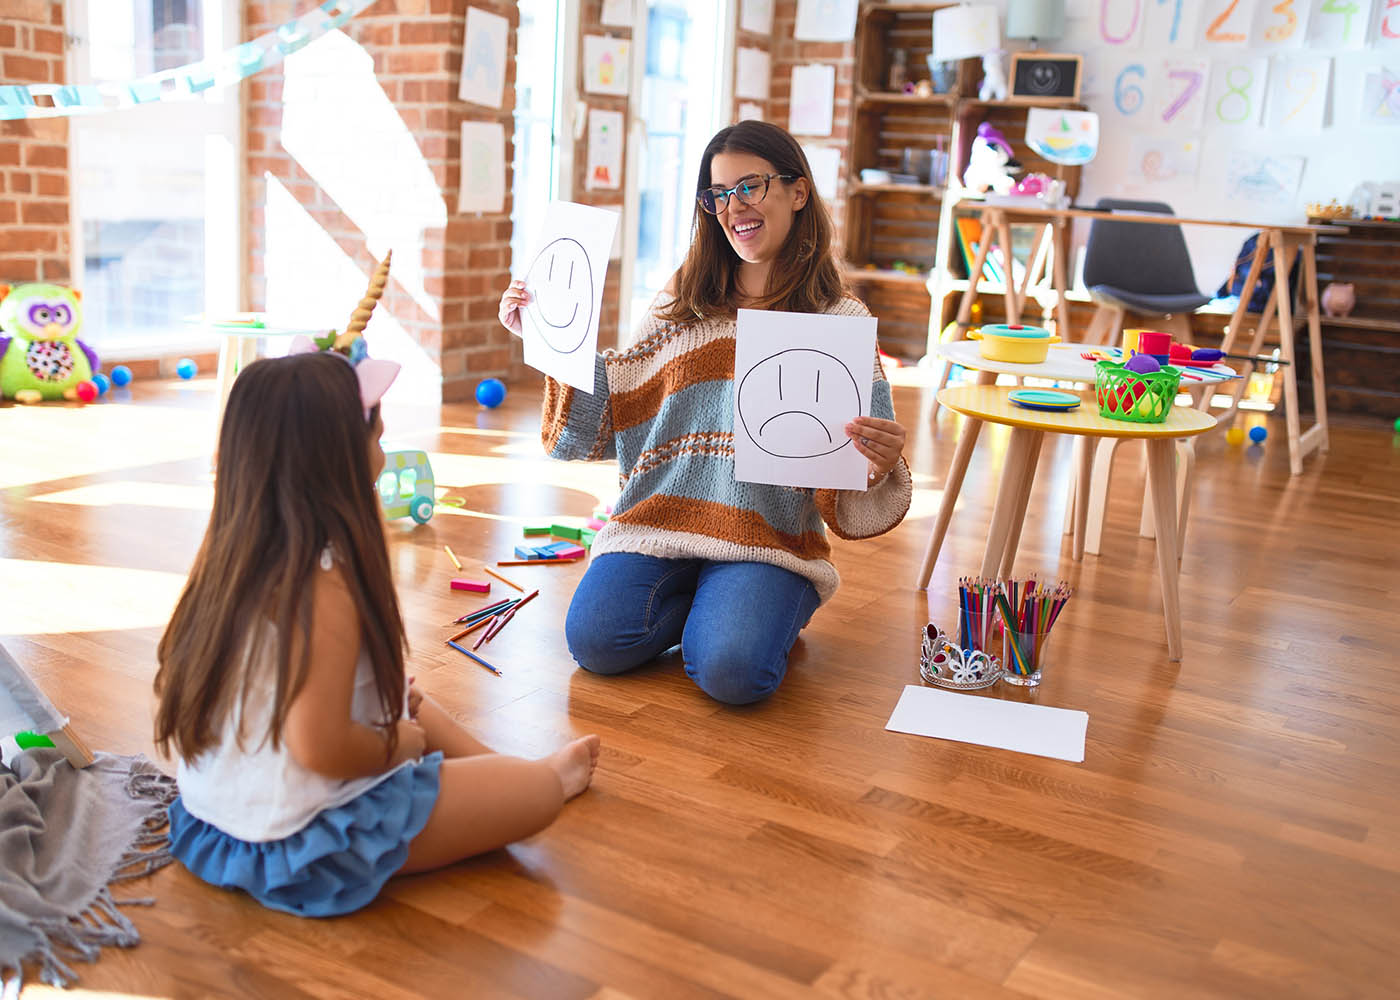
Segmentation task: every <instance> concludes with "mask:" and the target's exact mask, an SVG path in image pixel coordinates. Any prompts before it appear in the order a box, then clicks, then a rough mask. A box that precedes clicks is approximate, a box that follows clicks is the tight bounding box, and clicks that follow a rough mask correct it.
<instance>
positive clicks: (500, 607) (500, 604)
mask: <svg viewBox="0 0 1400 1000" xmlns="http://www.w3.org/2000/svg"><path fill="white" fill-rule="evenodd" d="M518 600H520V598H518V597H505V598H502V599H501V600H499V601H497V602H496V603H495V604H488V605H486V607H484V608H477V609H476V610H475V611H471V612H468V613H467V614H465V615H463V616H462V617H461V618H457V619H455V620H454V621H453V622H452V624H453V625H462V624H464V623H471V622H474V621H476V619H478V618H480V617H481V616H482V615H485V614H493V613H495V612H498V611H505V610H507V609H506V605H508V604H514V603H515V602H516V601H518Z"/></svg>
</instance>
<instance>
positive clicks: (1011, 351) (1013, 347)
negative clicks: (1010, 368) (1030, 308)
mask: <svg viewBox="0 0 1400 1000" xmlns="http://www.w3.org/2000/svg"><path fill="white" fill-rule="evenodd" d="M967 335H968V336H969V337H971V338H972V339H973V340H980V341H981V342H982V348H981V354H982V357H984V358H986V359H987V360H988V361H1005V362H1009V363H1010V364H1016V365H1038V364H1040V363H1041V362H1042V361H1044V360H1045V357H1046V355H1047V354H1049V353H1050V345H1051V344H1058V343H1059V342H1060V338H1059V337H1057V336H1055V335H1054V334H1053V333H1051V332H1050V331H1049V330H1045V329H1042V328H1041V327H1038V326H1019V325H1018V326H1008V325H1006V324H1005V323H989V324H988V325H986V326H984V327H982V328H981V329H980V330H970V331H968V334H967Z"/></svg>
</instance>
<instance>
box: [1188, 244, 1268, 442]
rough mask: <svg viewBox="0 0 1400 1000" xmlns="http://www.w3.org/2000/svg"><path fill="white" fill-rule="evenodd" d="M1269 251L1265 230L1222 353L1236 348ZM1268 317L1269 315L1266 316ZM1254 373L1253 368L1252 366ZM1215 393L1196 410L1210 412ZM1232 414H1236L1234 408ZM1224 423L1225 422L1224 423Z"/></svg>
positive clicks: (1199, 403) (1263, 322)
mask: <svg viewBox="0 0 1400 1000" xmlns="http://www.w3.org/2000/svg"><path fill="white" fill-rule="evenodd" d="M1268 249H1269V231H1268V230H1264V231H1261V232H1260V233H1259V239H1258V240H1257V241H1256V242H1255V244H1254V257H1253V258H1252V259H1251V260H1250V263H1249V274H1247V275H1246V276H1245V279H1244V287H1243V288H1242V289H1241V291H1240V301H1239V305H1237V306H1235V311H1234V313H1233V314H1232V315H1231V316H1230V325H1229V326H1228V327H1226V328H1225V337H1224V339H1223V340H1222V341H1221V343H1220V349H1221V350H1222V351H1229V350H1230V349H1231V348H1232V347H1234V346H1235V340H1236V339H1237V338H1238V337H1239V335H1240V324H1242V323H1243V322H1244V317H1245V315H1246V314H1247V313H1248V312H1249V297H1250V296H1251V295H1253V294H1254V286H1255V285H1257V284H1258V283H1259V274H1260V272H1261V271H1262V270H1263V268H1264V253H1265V252H1266V251H1267V250H1268ZM1266 315H1267V314H1266ZM1259 326H1260V329H1261V330H1262V329H1263V328H1264V327H1266V326H1268V320H1264V321H1262V322H1261V323H1260V325H1259ZM1250 371H1253V366H1252V365H1251V366H1250ZM1244 381H1245V382H1248V381H1249V374H1248V372H1246V373H1245V376H1244ZM1212 395H1214V394H1213V393H1206V394H1205V395H1204V396H1202V397H1201V398H1200V399H1198V400H1197V401H1196V409H1198V410H1200V411H1201V412H1203V413H1208V412H1209V411H1210V401H1211V396H1212ZM1238 404H1239V395H1238V394H1237V395H1236V397H1235V405H1238ZM1230 412H1231V413H1232V414H1233V413H1234V407H1233V406H1232V407H1231V409H1230ZM1222 423H1223V421H1222Z"/></svg>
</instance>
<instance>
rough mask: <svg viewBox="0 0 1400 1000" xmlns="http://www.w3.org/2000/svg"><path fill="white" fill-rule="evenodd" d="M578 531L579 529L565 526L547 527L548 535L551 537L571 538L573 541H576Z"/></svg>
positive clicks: (553, 525)
mask: <svg viewBox="0 0 1400 1000" xmlns="http://www.w3.org/2000/svg"><path fill="white" fill-rule="evenodd" d="M580 530H581V529H579V528H571V527H569V526H568V525H567V524H551V525H550V526H549V533H550V534H551V535H557V536H558V537H560V538H572V539H573V540H574V541H578V534H579V531H580Z"/></svg>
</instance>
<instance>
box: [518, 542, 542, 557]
mask: <svg viewBox="0 0 1400 1000" xmlns="http://www.w3.org/2000/svg"><path fill="white" fill-rule="evenodd" d="M515 558H517V559H538V558H539V554H538V553H537V552H536V551H535V548H534V546H533V545H517V546H516V547H515Z"/></svg>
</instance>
